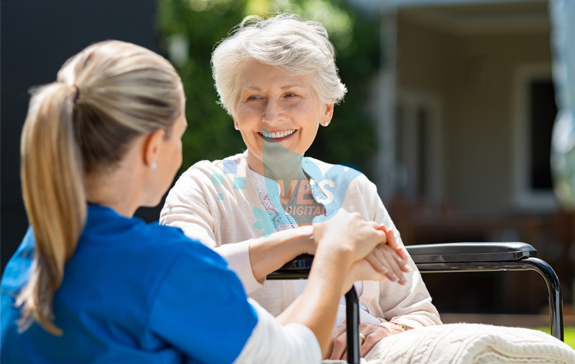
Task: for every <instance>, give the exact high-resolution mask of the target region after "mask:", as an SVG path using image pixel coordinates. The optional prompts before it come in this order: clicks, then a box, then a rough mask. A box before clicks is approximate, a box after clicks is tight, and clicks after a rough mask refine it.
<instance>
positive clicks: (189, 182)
mask: <svg viewBox="0 0 575 364" xmlns="http://www.w3.org/2000/svg"><path fill="white" fill-rule="evenodd" d="M200 163H207V162H200ZM196 166H197V164H196V165H194V166H192V167H191V168H190V169H189V170H188V171H186V172H185V173H184V174H182V176H181V177H180V178H179V179H178V181H177V182H176V184H175V185H174V187H173V188H172V189H171V190H170V192H169V193H168V196H167V197H166V202H165V204H164V207H163V208H162V211H161V213H160V224H162V225H167V226H173V227H178V228H180V229H182V231H183V232H184V234H185V235H186V236H187V237H188V238H190V239H195V240H198V241H200V242H201V243H202V244H204V245H206V246H207V247H209V248H210V249H212V250H214V251H215V252H217V253H218V254H220V255H221V256H222V257H223V258H224V259H226V261H227V262H228V264H229V267H230V268H231V269H232V270H234V271H235V272H236V273H237V275H238V276H239V277H240V280H241V281H242V284H243V285H244V289H245V290H246V292H247V293H248V294H249V293H251V292H253V291H255V290H257V289H259V288H261V287H262V284H261V283H260V282H258V281H257V280H256V278H255V277H254V274H253V271H252V265H251V262H250V252H249V248H250V243H251V241H252V240H253V239H248V240H245V241H239V242H234V243H233V244H225V245H218V243H217V238H216V234H217V233H216V232H217V229H218V226H217V220H216V218H215V217H214V216H213V215H212V212H211V209H210V200H211V199H213V198H214V196H213V193H211V192H212V191H210V190H209V189H210V188H211V187H213V186H212V180H211V176H210V175H209V174H208V173H205V172H204V171H203V170H201V169H200V168H197V167H196Z"/></svg>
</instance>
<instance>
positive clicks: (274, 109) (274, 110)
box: [262, 100, 282, 123]
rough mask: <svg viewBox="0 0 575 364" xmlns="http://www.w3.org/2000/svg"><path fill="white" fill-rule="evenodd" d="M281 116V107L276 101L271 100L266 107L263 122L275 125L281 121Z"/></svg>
mask: <svg viewBox="0 0 575 364" xmlns="http://www.w3.org/2000/svg"><path fill="white" fill-rule="evenodd" d="M281 115H282V114H281V108H280V105H279V104H278V103H277V102H276V101H274V100H270V101H268V103H267V105H266V108H265V110H264V115H263V118H262V120H264V121H266V122H268V123H273V122H276V121H279V120H280V119H281Z"/></svg>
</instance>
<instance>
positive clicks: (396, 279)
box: [389, 273, 399, 282]
mask: <svg viewBox="0 0 575 364" xmlns="http://www.w3.org/2000/svg"><path fill="white" fill-rule="evenodd" d="M389 280H390V281H392V282H397V281H398V280H399V278H397V276H396V275H395V274H393V273H391V275H390V276H389Z"/></svg>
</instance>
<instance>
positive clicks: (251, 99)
mask: <svg viewBox="0 0 575 364" xmlns="http://www.w3.org/2000/svg"><path fill="white" fill-rule="evenodd" d="M260 99H261V97H259V96H248V98H247V100H248V101H254V100H260Z"/></svg>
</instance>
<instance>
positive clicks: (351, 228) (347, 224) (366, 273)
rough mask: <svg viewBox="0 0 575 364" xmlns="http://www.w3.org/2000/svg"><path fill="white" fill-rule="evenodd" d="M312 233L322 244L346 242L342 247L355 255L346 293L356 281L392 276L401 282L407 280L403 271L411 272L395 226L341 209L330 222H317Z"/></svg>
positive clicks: (391, 279) (395, 280)
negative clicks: (393, 227)
mask: <svg viewBox="0 0 575 364" xmlns="http://www.w3.org/2000/svg"><path fill="white" fill-rule="evenodd" d="M313 235H314V240H315V241H322V242H323V244H330V243H332V242H338V243H337V244H339V245H338V247H337V248H338V249H341V248H342V246H341V244H346V246H345V247H343V248H344V249H347V250H348V251H349V254H351V256H353V257H354V259H353V261H354V263H353V265H352V266H351V268H350V270H349V273H348V275H347V279H346V282H345V284H344V287H343V289H344V291H343V294H345V293H346V292H347V291H348V290H349V289H350V288H351V286H352V285H353V283H354V282H357V281H363V280H376V281H381V280H385V279H389V280H390V281H392V282H398V283H399V284H406V283H407V280H406V279H405V276H404V273H408V272H410V271H411V267H409V263H408V256H407V252H406V250H405V248H404V247H402V246H399V244H398V243H397V240H396V239H395V236H394V235H393V229H388V228H387V227H385V226H384V225H382V224H378V223H376V222H374V221H365V220H363V219H362V217H361V215H360V214H359V213H357V212H354V213H349V212H347V211H345V210H343V209H341V210H340V211H339V212H338V213H337V214H335V215H333V216H331V217H330V218H329V219H328V220H327V221H324V222H319V223H314V224H313ZM334 248H335V247H334ZM343 294H342V295H343Z"/></svg>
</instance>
